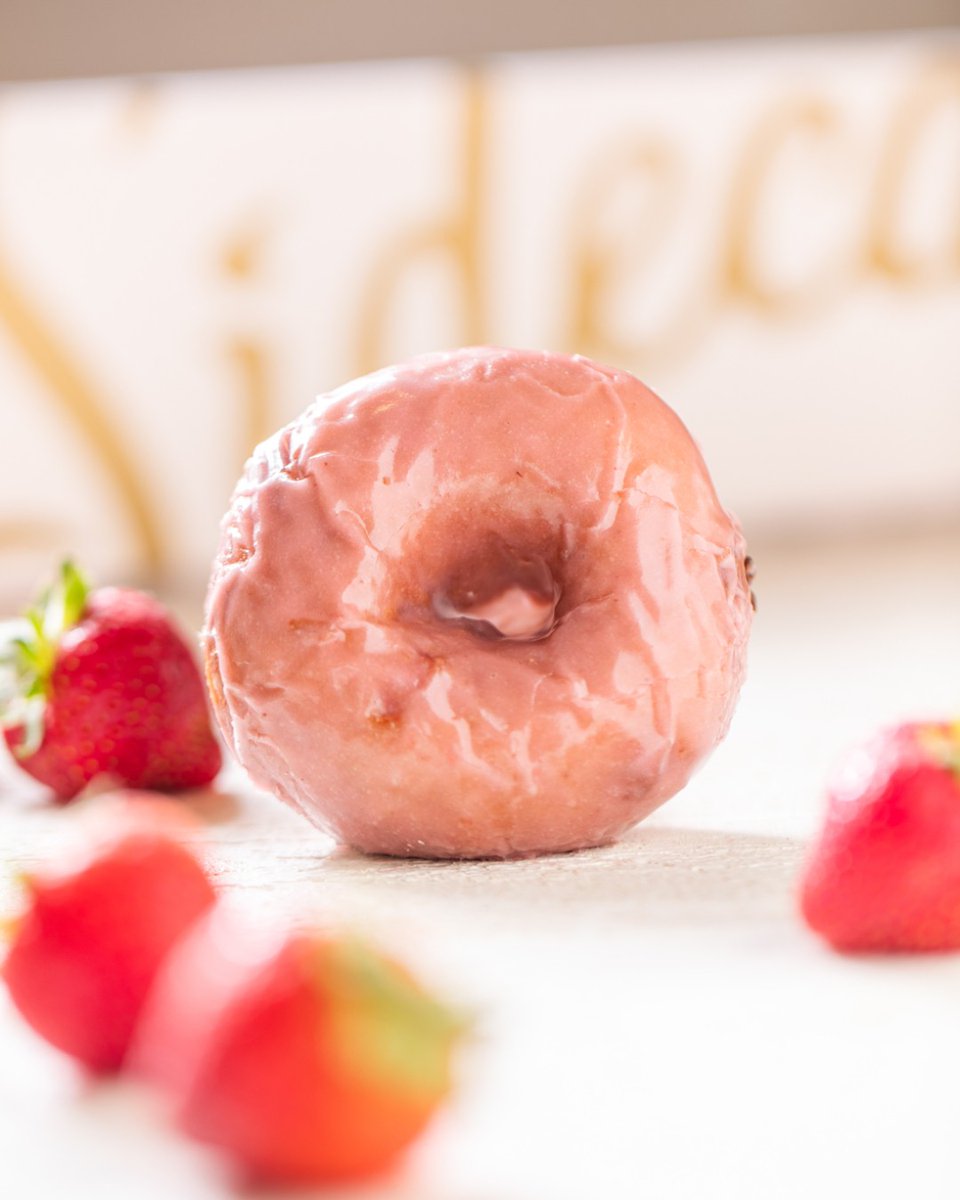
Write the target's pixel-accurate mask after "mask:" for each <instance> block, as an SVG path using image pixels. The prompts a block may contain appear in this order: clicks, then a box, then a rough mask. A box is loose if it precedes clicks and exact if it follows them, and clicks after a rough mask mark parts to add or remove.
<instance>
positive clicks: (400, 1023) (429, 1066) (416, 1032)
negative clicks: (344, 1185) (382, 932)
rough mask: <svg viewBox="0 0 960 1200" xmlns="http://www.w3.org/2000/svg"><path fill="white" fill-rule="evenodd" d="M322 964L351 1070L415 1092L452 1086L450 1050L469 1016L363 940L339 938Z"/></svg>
mask: <svg viewBox="0 0 960 1200" xmlns="http://www.w3.org/2000/svg"><path fill="white" fill-rule="evenodd" d="M318 965H319V967H320V976H321V979H322V984H321V986H322V987H323V989H324V990H325V992H327V994H329V995H330V996H331V998H332V999H333V1001H334V1011H335V1012H336V1014H337V1015H336V1017H335V1021H336V1027H337V1031H338V1032H337V1041H338V1047H337V1048H338V1052H339V1053H340V1054H341V1055H342V1056H343V1058H344V1061H346V1062H347V1063H348V1064H349V1066H350V1068H351V1069H352V1070H355V1071H357V1072H358V1073H359V1074H361V1075H362V1076H363V1077H365V1078H370V1079H375V1080H378V1081H379V1082H380V1083H381V1084H382V1085H383V1086H385V1087H389V1088H397V1089H399V1090H402V1091H404V1092H406V1093H408V1094H410V1095H411V1096H423V1097H425V1098H428V1099H429V1098H430V1097H431V1096H435V1095H438V1094H440V1093H442V1092H443V1091H445V1090H446V1087H447V1086H448V1081H449V1059H450V1052H451V1050H452V1048H453V1046H454V1044H455V1043H456V1042H457V1041H458V1040H459V1039H460V1038H461V1037H462V1036H463V1034H464V1033H465V1032H466V1030H467V1029H468V1028H469V1024H470V1022H469V1021H468V1020H467V1019H466V1018H465V1016H464V1015H463V1014H461V1013H458V1012H455V1011H453V1010H451V1009H448V1008H447V1007H445V1006H444V1005H443V1004H441V1003H440V1002H439V1001H437V1000H435V999H434V998H433V997H432V996H430V995H429V994H428V993H427V992H425V991H422V990H421V989H420V988H419V987H418V986H417V984H416V983H415V982H414V981H413V980H412V979H410V978H409V977H408V976H407V975H406V974H405V972H404V971H402V970H401V969H400V968H399V967H398V966H397V965H396V964H394V963H392V962H390V961H389V960H388V959H386V958H384V957H383V956H382V955H381V954H379V953H378V952H377V951H376V950H375V949H374V948H373V947H371V946H369V945H367V944H366V943H365V942H363V941H362V940H361V939H359V938H353V937H346V938H341V939H339V940H338V941H337V942H336V943H335V945H334V946H333V947H330V948H328V949H327V950H326V952H325V953H324V954H322V956H321V960H320V963H319V964H318Z"/></svg>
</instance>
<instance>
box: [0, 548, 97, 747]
mask: <svg viewBox="0 0 960 1200" xmlns="http://www.w3.org/2000/svg"><path fill="white" fill-rule="evenodd" d="M89 594H90V587H89V584H88V583H87V580H86V579H85V578H84V576H83V574H82V573H81V572H80V571H79V570H78V568H77V567H76V565H75V564H74V563H73V562H72V561H70V560H69V559H67V560H65V561H64V562H63V563H61V565H60V573H59V576H58V578H57V581H56V583H55V584H54V585H53V586H52V587H50V588H47V589H45V590H44V591H43V592H42V593H41V594H40V596H39V597H38V599H37V601H36V603H35V604H33V605H32V606H31V607H30V608H28V609H27V611H26V612H25V613H24V614H23V618H22V620H20V621H16V622H10V623H9V625H8V626H7V628H6V636H4V630H3V629H2V628H0V728H5V729H17V728H19V729H21V730H22V736H21V738H20V741H19V743H18V745H17V750H16V754H17V757H18V758H21V759H22V758H29V757H30V755H31V754H33V753H35V752H36V750H37V749H38V748H39V746H40V744H41V742H42V741H43V718H44V709H45V705H46V701H47V699H48V698H49V692H50V679H51V676H52V675H53V668H54V666H55V665H56V661H57V652H58V650H59V647H60V640H61V638H62V637H63V635H64V633H66V631H67V630H68V629H70V628H71V627H72V626H74V625H76V624H77V622H78V621H79V620H80V619H81V618H82V617H83V613H84V610H85V609H86V606H87V599H88V597H89Z"/></svg>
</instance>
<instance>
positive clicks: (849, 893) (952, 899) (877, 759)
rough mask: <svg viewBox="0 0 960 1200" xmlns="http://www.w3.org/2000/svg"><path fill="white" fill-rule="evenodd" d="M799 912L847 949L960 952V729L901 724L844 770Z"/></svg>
mask: <svg viewBox="0 0 960 1200" xmlns="http://www.w3.org/2000/svg"><path fill="white" fill-rule="evenodd" d="M800 906H801V912H802V914H803V917H804V919H805V920H806V922H807V924H808V925H809V926H810V927H811V928H812V929H813V930H814V931H815V932H816V933H818V934H820V935H821V936H822V937H824V938H825V939H826V940H827V941H828V942H829V943H830V944H831V945H832V946H834V947H835V948H836V949H838V950H846V951H891V950H957V949H960V722H957V723H954V724H952V725H951V724H948V723H946V722H939V723H931V724H920V723H911V724H904V725H899V726H897V727H895V728H893V729H890V730H886V731H884V732H883V733H881V734H879V735H878V736H877V737H875V738H874V739H873V740H872V741H871V742H869V743H867V744H866V745H865V746H863V747H861V748H860V749H859V750H857V751H856V752H855V753H853V754H852V755H851V756H850V757H849V758H848V759H847V760H846V761H845V762H844V763H843V764H842V766H841V769H840V771H839V772H838V774H837V777H836V779H835V780H834V782H833V784H832V786H831V787H830V789H829V792H828V809H827V815H826V821H825V824H824V828H823V831H822V833H821V835H820V839H819V842H818V844H817V845H816V847H815V848H814V850H813V853H812V855H811V857H810V860H809V862H808V864H807V867H806V872H805V874H804V877H803V880H802V883H801V889H800Z"/></svg>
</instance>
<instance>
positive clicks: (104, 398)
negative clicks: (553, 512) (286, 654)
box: [0, 0, 960, 606]
mask: <svg viewBox="0 0 960 1200" xmlns="http://www.w3.org/2000/svg"><path fill="white" fill-rule="evenodd" d="M952 7H953V6H952V5H949V6H948V5H944V4H942V3H940V4H938V3H937V0H932V2H930V3H921V4H920V5H919V6H918V5H911V6H910V8H909V10H908V9H907V8H906V6H903V7H902V8H901V7H900V6H897V5H892V4H888V5H886V6H884V5H880V6H877V5H875V4H871V5H867V4H859V3H852V4H851V3H840V4H833V5H827V4H826V3H823V4H815V5H813V7H812V8H811V6H810V5H805V6H804V7H803V12H802V13H801V12H799V11H791V10H792V9H793V8H794V6H792V5H788V6H786V8H785V9H784V10H783V11H782V12H780V11H779V9H778V12H777V13H776V14H774V13H771V12H767V11H766V7H765V6H760V7H757V6H754V7H753V8H750V6H746V7H744V8H743V9H739V8H736V7H732V8H724V9H723V10H722V11H721V10H720V9H718V8H717V7H716V6H711V5H706V4H692V3H688V4H680V5H675V6H670V8H671V11H670V12H661V11H659V10H657V11H655V10H654V8H653V7H652V6H650V7H649V8H648V9H644V8H641V6H637V5H626V4H622V3H616V2H614V0H602V2H600V3H594V4H591V5H589V6H576V5H557V4H548V3H531V2H527V3H514V4H511V5H508V4H505V3H503V4H500V3H495V4H492V5H491V4H488V5H484V6H482V12H481V11H480V10H479V9H476V8H475V7H473V6H467V5H461V4H445V3H439V2H433V3H427V2H419V3H411V4H407V5H404V6H402V7H401V6H396V5H394V4H391V3H389V2H388V0H383V2H377V3H373V2H369V0H368V2H366V3H355V4H352V5H348V4H341V3H336V2H327V3H312V4H310V3H300V2H297V0H282V2H280V3H275V4H272V5H270V6H266V7H265V6H259V5H236V4H228V3H222V2H216V3H208V4H204V5H202V6H199V8H198V6H195V5H188V4H185V3H182V4H177V3H174V4H168V5H163V6H152V5H146V4H141V3H126V4H123V5H120V4H116V3H110V2H109V0H97V2H92V3H91V2H85V3H80V4H77V3H72V2H71V0H59V2H57V0H5V2H4V3H3V4H2V5H0V79H2V80H3V86H2V102H0V581H2V583H0V600H2V601H3V603H4V604H5V605H8V606H9V605H17V604H19V603H20V601H21V600H22V599H23V597H24V595H25V594H26V593H27V592H28V591H29V589H30V588H31V587H32V586H33V584H34V583H35V581H36V579H37V577H38V575H40V574H42V573H43V572H44V571H45V570H46V569H47V567H48V565H49V564H50V562H51V561H52V560H54V559H56V558H57V557H58V556H59V555H60V554H61V553H62V552H63V551H64V550H65V549H70V550H72V551H73V552H74V553H76V554H77V555H78V556H80V557H81V558H82V559H83V560H84V561H85V562H87V563H89V564H90V565H91V566H92V567H93V568H94V570H95V571H96V573H97V574H98V575H99V576H100V577H101V578H110V579H114V578H121V579H126V580H130V581H137V582H145V583H147V584H153V585H158V586H161V587H163V588H165V589H166V590H168V591H173V592H175V593H176V594H177V595H179V596H182V597H183V598H184V600H185V601H186V602H187V603H188V604H190V603H193V602H194V601H198V600H199V597H200V595H201V594H202V590H203V586H204V583H205V579H206V572H207V566H208V563H209V560H210V557H211V554H212V552H213V549H214V547H215V544H216V531H217V523H218V520H219V518H220V515H221V513H222V511H223V509H224V506H225V504H226V501H227V498H228V496H229V493H230V490H231V487H232V485H233V483H234V481H235V479H236V476H237V474H238V472H239V470H240V468H241V465H242V463H243V461H244V459H245V457H246V455H247V454H248V452H249V451H250V449H251V448H252V446H253V445H254V444H255V443H256V442H257V441H259V440H260V439H261V438H263V437H265V436H266V435H267V434H269V433H270V432H271V431H273V430H274V429H275V428H276V427H278V426H279V425H282V424H283V423H284V422H286V421H287V420H289V419H291V418H292V417H293V416H294V415H295V414H296V413H297V412H298V411H299V410H300V409H302V408H303V407H304V406H305V405H306V404H307V403H308V402H309V400H310V399H311V398H312V397H313V396H314V395H315V394H316V393H318V392H321V391H323V390H325V389H327V388H330V387H333V386H335V385H337V384H339V383H341V382H343V381H345V380H347V379H348V378H350V377H352V376H354V375H356V374H358V373H361V372H364V371H368V370H370V369H373V368H375V367H377V366H380V365H382V364H384V363H387V362H390V361H393V360H395V359H398V358H402V357H404V356H407V355H410V354H413V353H415V352H418V351H422V350H428V349H433V348H436V347H442V346H453V345H458V344H462V343H472V342H492V343H499V344H511V345H522V346H542V347H550V348H554V349H562V350H568V351H580V352H582V353H585V354H589V355H592V356H595V357H597V358H599V359H601V360H603V361H605V362H609V363H612V364H616V365H617V366H621V367H626V368H628V369H630V370H633V371H635V372H637V373H638V374H639V375H641V376H642V377H643V378H644V379H645V380H646V381H647V382H648V383H649V384H650V385H651V386H653V387H654V388H655V389H656V390H657V391H658V392H660V393H661V394H662V395H663V396H664V397H665V398H666V399H667V400H668V401H669V402H670V403H671V404H672V405H673V406H674V407H675V408H677V409H678V410H679V412H680V413H681V415H682V416H683V418H684V419H685V420H686V422H687V423H688V425H689V426H690V427H691V429H692V431H693V432H694V435H695V436H696V437H697V439H698V440H699V441H700V443H701V444H702V446H703V448H704V451H705V453H706V456H707V459H708V461H709V463H710V465H711V468H712V471H713V473H714V476H715V479H716V482H717V485H718V488H719V490H720V492H721V495H722V497H723V499H724V501H725V503H726V504H727V505H728V506H730V507H731V508H733V509H734V510H735V511H736V512H737V513H738V514H739V516H740V517H741V519H742V521H743V523H744V525H745V526H746V529H747V532H748V535H749V537H750V540H751V541H752V542H753V543H754V546H755V547H756V548H757V549H758V550H761V551H763V550H769V549H771V548H772V549H773V551H775V552H779V550H780V549H782V548H783V547H787V546H797V545H803V546H809V545H810V544H811V543H816V542H836V540H837V539H846V540H848V541H849V540H851V539H853V540H854V542H856V543H857V544H863V543H864V542H865V541H866V540H875V539H877V538H890V537H898V538H903V537H908V538H910V537H914V536H926V535H932V534H936V535H937V536H941V535H943V534H944V533H949V532H950V531H952V530H955V529H956V527H957V525H958V523H960V354H958V352H957V344H958V338H960V216H958V214H960V37H958V36H957V33H956V31H955V30H951V29H949V28H946V26H947V25H948V23H949V19H950V16H951V15H953V16H956V13H955V12H954V13H953V14H951V8H952ZM761 9H762V11H761ZM178 10H182V11H178ZM925 24H926V25H928V26H930V28H922V26H923V25H925ZM901 26H902V27H903V28H899V27H901ZM743 35H752V36H743ZM760 35H765V36H760ZM799 35H803V36H799ZM597 43H605V44H597ZM952 545H953V547H954V548H956V545H957V543H956V541H954V542H953V543H952ZM760 591H761V595H762V591H763V588H762V584H761V588H760Z"/></svg>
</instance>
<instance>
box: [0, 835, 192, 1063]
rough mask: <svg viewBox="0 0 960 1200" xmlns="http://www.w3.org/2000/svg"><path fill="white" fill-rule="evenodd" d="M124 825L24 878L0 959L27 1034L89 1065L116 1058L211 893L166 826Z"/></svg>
mask: <svg viewBox="0 0 960 1200" xmlns="http://www.w3.org/2000/svg"><path fill="white" fill-rule="evenodd" d="M123 824H124V829H123V831H122V832H120V833H119V835H118V836H116V837H113V838H111V839H109V840H107V841H105V842H101V843H99V844H95V845H93V846H92V847H91V848H90V849H89V851H88V853H87V857H86V858H85V859H84V861H83V862H81V863H78V864H76V865H71V866H62V867H59V868H53V869H48V870H42V871H39V872H37V873H35V874H30V875H26V876H24V877H23V882H24V886H25V889H26V893H27V906H26V909H25V911H24V912H23V914H22V916H21V917H19V918H18V919H17V920H16V921H14V922H13V923H12V928H13V937H12V941H11V944H10V949H9V952H8V954H7V957H6V960H5V962H4V963H3V967H2V975H3V979H4V981H5V982H6V985H7V987H8V989H9V991H10V995H11V996H12V998H13V1001H14V1003H15V1004H16V1006H17V1008H18V1009H19V1010H20V1012H21V1013H22V1015H23V1016H24V1018H25V1019H26V1020H27V1022H28V1023H29V1024H30V1025H32V1026H33V1028H34V1029H35V1030H36V1032H37V1033H39V1034H40V1035H41V1037H43V1038H45V1039H46V1040H47V1041H48V1042H50V1043H51V1044H52V1045H54V1046H56V1047H57V1048H58V1049H60V1050H63V1051H64V1052H65V1053H67V1054H70V1055H72V1056H73V1057H74V1058H77V1059H79V1060H80V1062H82V1063H84V1064H85V1065H86V1066H87V1067H89V1068H90V1069H91V1070H93V1071H98V1072H103V1071H112V1070H116V1069H117V1068H118V1067H119V1066H120V1065H121V1064H122V1062H123V1060H124V1057H125V1055H126V1052H127V1047H128V1045H129V1043H130V1038H131V1035H132V1033H133V1029H134V1026H135V1024H136V1021H137V1018H138V1017H139V1015H140V1010H141V1008H142V1007H143V1004H144V1001H145V999H146V996H147V992H148V991H149V989H150V986H151V984H152V982H153V979H154V976H155V975H156V973H157V970H158V968H159V966H160V964H161V963H162V961H163V959H164V958H165V957H166V955H167V953H168V952H169V950H170V948H171V947H172V946H173V944H174V942H175V941H177V939H178V938H180V937H181V936H182V935H183V933H184V932H185V930H186V929H187V928H188V927H189V926H190V925H191V924H192V923H193V922H194V921H196V920H197V918H198V917H199V916H200V915H201V914H202V913H204V912H205V911H206V910H207V909H208V908H209V907H210V906H211V905H212V904H213V901H214V891H213V886H212V884H211V883H210V881H209V880H208V878H207V876H206V874H205V872H204V870H203V868H202V867H201V865H200V864H199V863H198V862H197V860H196V859H195V858H194V857H193V855H192V854H191V853H190V852H189V851H188V850H187V849H186V848H185V847H184V846H183V845H181V844H180V842H179V841H178V840H177V839H176V838H175V837H173V836H172V835H171V833H170V832H168V831H167V829H166V828H161V827H160V826H159V825H157V826H156V827H154V825H153V823H148V824H144V826H143V827H142V828H139V829H137V828H135V827H131V823H130V821H129V820H125V821H124V822H123ZM167 825H168V827H170V825H171V823H167Z"/></svg>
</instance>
